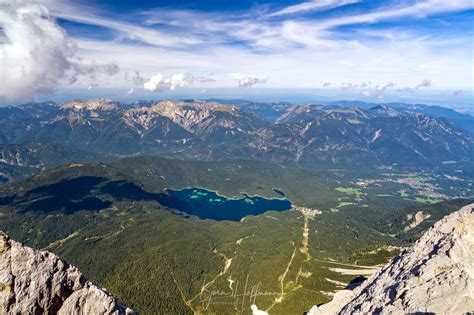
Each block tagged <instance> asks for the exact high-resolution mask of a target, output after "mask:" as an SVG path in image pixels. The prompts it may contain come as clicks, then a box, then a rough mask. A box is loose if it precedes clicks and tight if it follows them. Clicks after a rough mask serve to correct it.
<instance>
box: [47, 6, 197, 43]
mask: <svg viewBox="0 0 474 315" xmlns="http://www.w3.org/2000/svg"><path fill="white" fill-rule="evenodd" d="M43 1H44V2H45V3H48V5H49V7H50V8H51V12H52V13H53V14H54V16H56V17H60V18H63V19H66V20H70V21H74V22H79V23H83V24H89V25H96V26H101V27H105V28H108V29H111V30H114V31H118V32H121V33H122V34H123V35H125V36H126V37H127V38H128V39H132V40H139V41H142V42H144V43H147V44H149V45H154V46H166V47H184V46H188V45H195V44H199V43H200V42H201V41H200V40H199V39H197V38H193V37H188V36H179V35H175V34H167V33H165V32H160V31H157V30H155V29H150V28H147V27H142V26H138V25H135V24H131V23H127V22H123V21H120V20H119V19H111V18H106V17H104V16H102V15H101V13H102V12H98V11H97V10H94V9H93V7H91V6H83V5H80V4H76V3H74V2H73V1H64V0H43Z"/></svg>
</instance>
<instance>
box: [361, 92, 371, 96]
mask: <svg viewBox="0 0 474 315" xmlns="http://www.w3.org/2000/svg"><path fill="white" fill-rule="evenodd" d="M362 96H363V97H369V96H370V92H369V91H363V92H362Z"/></svg>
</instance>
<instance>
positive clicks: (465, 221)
mask: <svg viewBox="0 0 474 315" xmlns="http://www.w3.org/2000/svg"><path fill="white" fill-rule="evenodd" d="M473 311H474V204H470V205H468V206H465V207H463V208H462V209H461V210H459V211H457V212H454V213H452V214H450V215H448V216H446V217H445V218H443V219H442V220H441V221H439V222H438V223H436V224H435V225H434V227H432V228H431V229H430V230H428V231H427V232H426V233H425V234H424V235H423V236H422V237H421V238H420V239H419V240H418V241H417V242H416V243H415V244H414V245H413V246H412V247H411V248H409V249H407V250H405V251H404V252H403V253H402V254H401V256H398V257H395V258H393V259H392V261H391V262H390V263H389V264H388V265H387V266H385V267H384V268H383V269H381V270H380V271H379V272H377V273H376V274H374V275H373V276H372V277H371V278H369V279H368V280H366V281H365V282H364V283H363V284H362V285H361V286H360V287H358V288H356V289H355V290H354V291H349V290H344V291H340V292H338V293H337V294H336V295H335V296H334V300H333V301H332V302H330V303H327V304H324V305H322V306H320V307H316V306H315V307H313V308H312V309H311V311H310V312H309V314H310V315H316V314H325V315H330V314H407V313H410V314H412V313H418V312H420V313H436V314H467V313H469V312H473Z"/></svg>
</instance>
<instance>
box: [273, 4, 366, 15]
mask: <svg viewBox="0 0 474 315" xmlns="http://www.w3.org/2000/svg"><path fill="white" fill-rule="evenodd" d="M357 2H359V0H313V1H306V2H302V3H299V4H295V5H291V6H288V7H286V8H283V9H281V10H279V11H276V12H274V13H271V14H269V15H268V16H270V17H273V16H281V15H287V14H295V13H301V12H308V11H320V10H329V9H333V8H337V7H341V6H344V5H348V4H353V3H357Z"/></svg>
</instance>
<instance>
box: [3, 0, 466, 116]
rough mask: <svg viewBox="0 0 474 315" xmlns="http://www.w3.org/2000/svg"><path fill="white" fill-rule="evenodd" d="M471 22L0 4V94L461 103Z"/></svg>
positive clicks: (341, 9) (389, 8)
mask: <svg viewBox="0 0 474 315" xmlns="http://www.w3.org/2000/svg"><path fill="white" fill-rule="evenodd" d="M473 20H474V1H472V0H401V1H392V0H372V1H368V0H365V1H364V0H309V1H288V0H274V1H258V0H257V1H249V0H239V1H219V0H200V1H198V0H194V1H168V0H161V1H145V0H139V1H125V0H121V1H119V0H115V1H112V0H106V1H92V0H76V1H68V0H40V1H33V0H25V1H22V0H0V26H1V29H0V67H1V68H0V81H1V82H0V98H2V99H3V102H5V100H6V101H7V102H8V101H10V100H11V101H14V100H28V99H39V98H50V99H54V98H59V97H64V96H65V95H68V96H70V97H71V98H74V97H75V96H76V94H77V96H80V97H93V96H97V95H103V94H106V92H107V91H113V92H110V93H111V94H112V95H110V97H111V98H114V97H122V98H127V97H128V98H133V97H134V95H136V97H138V96H139V97H140V98H162V97H163V96H164V95H175V96H179V95H186V96H188V95H193V93H194V94H196V95H195V96H194V97H200V98H204V97H206V96H210V97H212V96H215V95H216V94H219V93H220V94H222V91H228V93H229V95H232V96H233V97H238V96H242V97H245V96H246V95H254V96H255V95H267V96H268V97H271V95H274V96H277V95H281V94H282V93H281V91H291V90H294V92H293V94H294V95H298V93H296V92H295V91H305V92H304V93H309V94H311V93H312V92H313V98H314V99H317V98H318V97H320V98H322V99H326V98H335V99H340V98H349V99H361V100H369V101H384V100H390V101H394V100H399V101H403V100H408V101H410V102H412V101H413V102H415V101H416V100H423V99H426V100H427V102H429V103H436V102H437V99H439V102H440V103H443V102H445V103H452V104H454V105H456V106H458V107H466V106H467V107H469V106H472V103H473V91H472V90H473V86H474V78H473V73H474V62H473V50H474V48H473V45H474V43H473V38H474V24H473V22H472V21H473ZM216 91H219V92H216ZM278 91H280V92H278ZM311 91H312V92H311ZM284 95H286V96H285V97H286V98H291V95H292V93H289V92H288V93H286V94H284ZM282 97H283V96H282ZM285 100H287V101H291V99H290V100H289V99H285Z"/></svg>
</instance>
